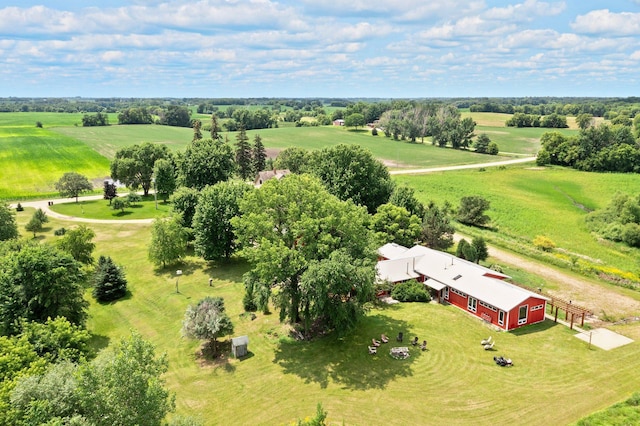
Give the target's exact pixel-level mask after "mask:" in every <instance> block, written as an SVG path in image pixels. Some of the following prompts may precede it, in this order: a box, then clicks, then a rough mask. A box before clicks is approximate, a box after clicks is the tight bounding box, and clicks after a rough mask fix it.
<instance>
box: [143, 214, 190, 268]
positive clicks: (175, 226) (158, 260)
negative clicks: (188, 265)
mask: <svg viewBox="0 0 640 426" xmlns="http://www.w3.org/2000/svg"><path fill="white" fill-rule="evenodd" d="M186 251H187V232H186V230H185V229H184V228H183V227H182V218H181V217H180V216H178V215H174V216H172V217H170V218H160V219H156V220H154V221H153V227H152V228H151V244H150V245H149V252H148V254H149V260H150V261H151V262H152V263H154V264H156V265H162V267H163V268H164V267H165V266H166V265H167V264H173V263H176V262H177V261H179V260H180V259H181V258H182V257H183V256H184V255H185V253H186Z"/></svg>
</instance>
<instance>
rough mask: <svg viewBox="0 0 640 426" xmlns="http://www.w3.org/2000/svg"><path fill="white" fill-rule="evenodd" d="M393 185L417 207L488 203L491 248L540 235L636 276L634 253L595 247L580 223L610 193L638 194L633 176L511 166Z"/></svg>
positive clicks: (639, 268)
mask: <svg viewBox="0 0 640 426" xmlns="http://www.w3.org/2000/svg"><path fill="white" fill-rule="evenodd" d="M394 180H395V181H396V183H398V184H401V185H407V186H410V187H412V188H414V189H415V190H416V194H417V196H418V197H419V199H420V200H421V201H423V202H428V201H430V200H433V201H436V202H437V203H438V204H441V203H443V202H444V201H448V202H449V203H451V204H452V205H453V206H457V205H458V204H459V201H460V198H461V197H463V196H468V195H480V196H482V197H485V198H486V199H488V200H489V201H490V202H491V207H490V209H489V210H488V212H487V214H488V215H489V216H490V217H491V226H492V228H493V230H491V231H484V234H485V236H486V237H487V238H489V239H490V240H492V241H494V242H497V243H500V241H501V240H503V245H505V246H508V245H509V244H510V243H512V242H514V241H517V242H520V243H522V242H524V243H525V244H530V243H531V241H532V240H533V239H534V238H535V237H536V236H538V235H544V236H547V237H549V238H551V240H553V241H554V242H555V243H556V244H557V246H558V247H559V248H561V249H564V250H567V251H568V252H570V253H575V254H579V255H582V256H586V257H587V258H589V259H591V260H592V261H593V262H595V263H598V264H600V263H602V264H605V265H609V266H613V267H616V268H619V269H621V270H624V271H630V272H633V273H634V274H636V275H638V274H639V273H640V250H637V249H631V248H628V247H626V246H624V245H621V244H614V243H609V242H603V241H598V240H597V239H596V238H594V236H592V235H591V234H590V232H589V230H588V229H587V228H586V225H585V222H584V217H585V215H586V214H587V210H594V209H599V208H602V207H605V206H606V205H607V204H608V203H609V201H610V199H611V197H612V196H613V194H614V193H615V192H616V191H621V192H625V193H629V194H637V193H638V192H640V180H638V178H637V176H636V175H633V174H616V173H586V172H579V171H576V170H571V169H564V168H538V167H523V166H520V167H516V166H512V167H507V168H504V167H499V168H487V169H486V170H485V171H479V170H462V171H449V172H440V173H429V174H424V175H412V176H409V175H397V176H394ZM505 241H506V242H505Z"/></svg>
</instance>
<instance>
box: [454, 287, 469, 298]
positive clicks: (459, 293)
mask: <svg viewBox="0 0 640 426" xmlns="http://www.w3.org/2000/svg"><path fill="white" fill-rule="evenodd" d="M451 292H452V293H453V294H457V295H458V296H462V297H467V294H466V293H463V292H461V291H458V290H456V289H455V288H452V289H451Z"/></svg>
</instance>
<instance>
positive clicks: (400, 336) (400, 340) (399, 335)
mask: <svg viewBox="0 0 640 426" xmlns="http://www.w3.org/2000/svg"><path fill="white" fill-rule="evenodd" d="M396 341H398V342H402V332H400V333H398V337H396Z"/></svg>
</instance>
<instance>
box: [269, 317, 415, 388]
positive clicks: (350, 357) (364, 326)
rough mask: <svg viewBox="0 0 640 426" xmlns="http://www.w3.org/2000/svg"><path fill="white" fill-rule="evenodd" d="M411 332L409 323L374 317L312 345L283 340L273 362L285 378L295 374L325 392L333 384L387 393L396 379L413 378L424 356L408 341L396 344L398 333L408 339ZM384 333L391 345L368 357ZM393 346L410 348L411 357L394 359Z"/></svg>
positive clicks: (382, 346) (320, 339) (309, 342)
mask: <svg viewBox="0 0 640 426" xmlns="http://www.w3.org/2000/svg"><path fill="white" fill-rule="evenodd" d="M409 330H410V326H409V323H407V322H406V321H403V320H397V319H393V318H389V317H387V316H385V315H372V316H368V317H366V318H364V319H363V320H362V321H361V322H360V323H359V325H358V327H357V328H356V330H354V331H353V332H351V333H348V334H346V335H343V336H337V335H334V334H332V335H329V336H327V337H323V338H319V339H316V340H313V341H294V340H290V339H282V340H281V341H280V343H279V347H278V348H277V349H276V353H275V358H274V360H273V362H275V363H276V364H278V365H279V366H280V367H282V369H283V371H284V373H285V374H295V375H297V376H299V377H300V378H302V379H303V380H304V381H305V383H318V384H319V385H320V387H322V388H326V387H327V386H328V384H329V382H330V381H332V382H334V383H336V384H339V385H341V386H342V387H343V388H344V389H351V390H366V389H385V388H386V386H387V385H388V384H389V382H391V381H393V380H395V379H396V378H398V377H408V376H411V375H413V371H412V368H411V366H412V364H413V363H414V362H416V360H417V359H418V358H419V357H420V356H421V351H420V349H418V348H413V347H411V345H410V344H409V343H408V339H407V340H405V343H398V342H396V340H395V339H396V336H397V334H398V333H399V332H402V333H403V334H404V335H405V336H408V335H409ZM383 333H384V334H386V335H387V336H388V337H389V338H390V341H389V343H386V344H384V343H383V344H382V345H380V347H378V348H377V353H376V354H375V355H371V354H369V351H368V346H370V345H371V339H372V338H375V339H377V340H380V335H381V334H383ZM394 346H409V348H410V349H409V352H410V357H409V358H407V359H404V360H397V359H394V358H392V357H391V355H390V354H389V351H390V349H391V348H392V347H394Z"/></svg>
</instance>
